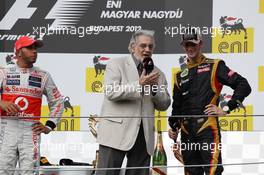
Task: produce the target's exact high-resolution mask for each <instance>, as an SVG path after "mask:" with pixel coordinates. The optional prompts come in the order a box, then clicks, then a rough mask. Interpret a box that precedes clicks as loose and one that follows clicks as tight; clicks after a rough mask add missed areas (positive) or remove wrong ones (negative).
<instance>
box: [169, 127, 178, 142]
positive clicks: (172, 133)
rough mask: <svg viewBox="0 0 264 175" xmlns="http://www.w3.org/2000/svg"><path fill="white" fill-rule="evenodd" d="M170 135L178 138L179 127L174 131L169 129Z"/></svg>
mask: <svg viewBox="0 0 264 175" xmlns="http://www.w3.org/2000/svg"><path fill="white" fill-rule="evenodd" d="M168 134H169V137H170V138H171V139H173V140H177V137H178V134H179V130H178V129H177V130H176V131H173V130H172V129H169V132H168Z"/></svg>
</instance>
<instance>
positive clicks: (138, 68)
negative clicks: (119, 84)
mask: <svg viewBox="0 0 264 175" xmlns="http://www.w3.org/2000/svg"><path fill="white" fill-rule="evenodd" d="M137 70H138V75H139V76H141V74H142V72H143V64H142V63H139V64H138V66H137Z"/></svg>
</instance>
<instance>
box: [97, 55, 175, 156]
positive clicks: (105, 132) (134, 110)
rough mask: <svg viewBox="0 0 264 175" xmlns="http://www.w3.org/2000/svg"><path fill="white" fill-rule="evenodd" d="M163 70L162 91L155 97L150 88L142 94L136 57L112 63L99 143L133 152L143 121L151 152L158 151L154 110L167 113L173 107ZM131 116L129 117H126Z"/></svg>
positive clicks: (160, 85) (109, 67) (108, 75)
mask: <svg viewBox="0 0 264 175" xmlns="http://www.w3.org/2000/svg"><path fill="white" fill-rule="evenodd" d="M154 70H157V71H159V73H160V77H159V82H158V87H159V88H158V92H157V93H156V95H155V96H152V94H151V92H150V91H149V89H146V90H145V95H142V93H141V92H140V91H141V90H140V87H141V86H140V85H139V75H138V70H137V68H136V65H135V62H134V60H133V58H132V57H131V56H130V57H123V58H118V59H112V60H111V61H109V62H108V64H107V66H106V72H105V85H104V86H105V97H104V101H103V105H102V109H101V116H103V117H104V116H114V117H118V116H119V117H120V118H111V117H108V118H101V119H100V122H99V124H98V136H97V141H98V143H99V144H101V145H104V146H109V147H112V148H115V149H119V150H123V151H128V150H130V149H131V148H132V147H133V145H134V143H135V141H136V138H137V135H138V131H139V128H140V124H141V120H142V122H143V128H144V135H145V140H146V146H147V151H148V153H149V154H150V155H152V154H153V152H154V140H155V139H154V118H144V117H143V118H141V116H148V117H153V116H154V110H155V109H157V110H161V111H164V110H166V109H167V108H168V107H169V105H170V102H171V101H170V96H169V93H168V91H167V82H166V78H165V76H164V73H163V72H161V71H160V70H159V69H158V68H157V67H155V68H154ZM123 117H129V118H123Z"/></svg>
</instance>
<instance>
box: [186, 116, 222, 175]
mask: <svg viewBox="0 0 264 175" xmlns="http://www.w3.org/2000/svg"><path fill="white" fill-rule="evenodd" d="M181 128H182V130H181V149H182V156H183V161H184V164H185V165H208V166H198V167H197V166H196V167H186V168H185V174H186V175H203V174H204V173H205V174H206V175H221V174H222V172H223V170H224V169H223V166H222V165H219V166H217V165H216V164H222V158H221V134H220V127H219V125H218V118H215V117H208V118H199V119H194V118H192V119H187V120H185V121H183V123H182V127H181Z"/></svg>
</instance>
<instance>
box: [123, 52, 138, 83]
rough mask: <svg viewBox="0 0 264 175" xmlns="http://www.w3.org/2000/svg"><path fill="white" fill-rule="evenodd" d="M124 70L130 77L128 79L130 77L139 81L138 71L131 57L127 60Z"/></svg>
mask: <svg viewBox="0 0 264 175" xmlns="http://www.w3.org/2000/svg"><path fill="white" fill-rule="evenodd" d="M126 69H127V73H128V74H129V75H130V77H132V79H133V80H138V79H139V76H138V70H137V67H136V64H135V62H134V60H133V58H132V56H130V57H129V58H128V59H127V63H126Z"/></svg>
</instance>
